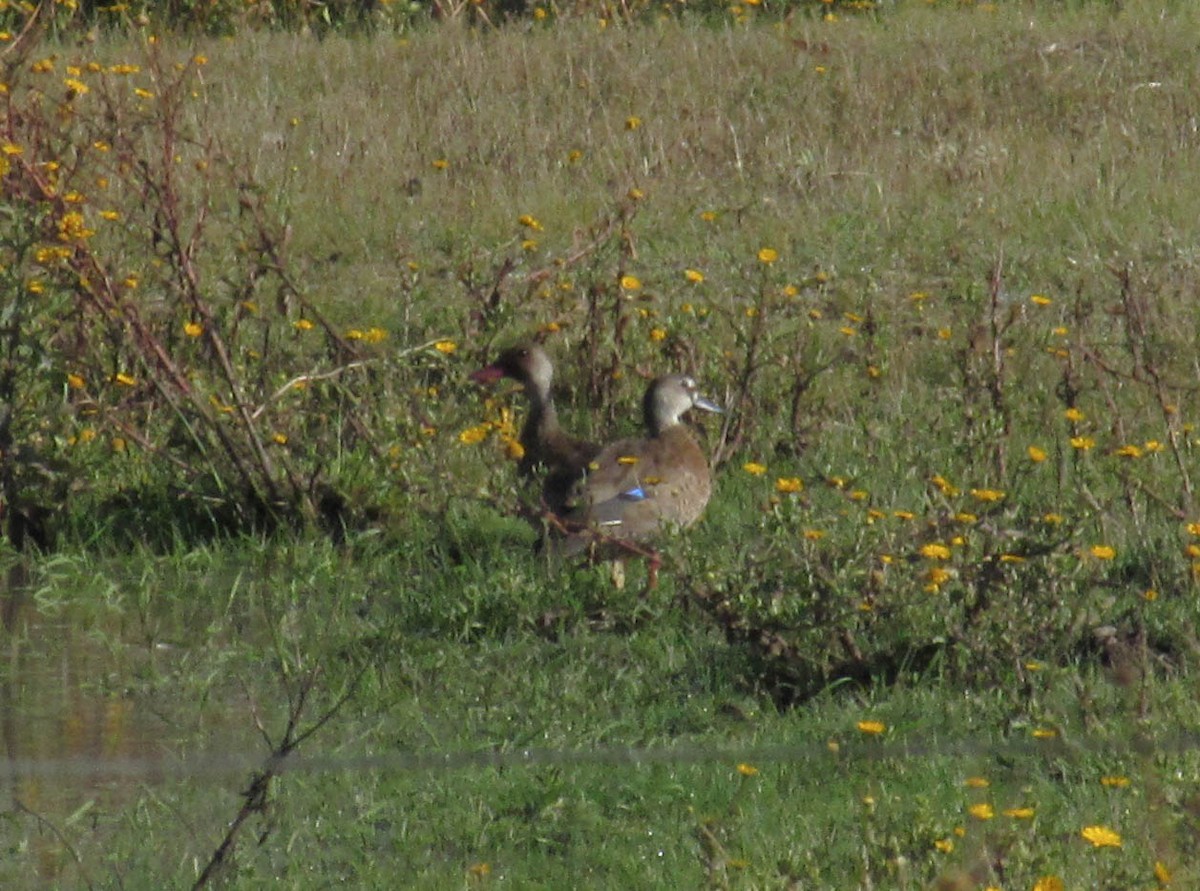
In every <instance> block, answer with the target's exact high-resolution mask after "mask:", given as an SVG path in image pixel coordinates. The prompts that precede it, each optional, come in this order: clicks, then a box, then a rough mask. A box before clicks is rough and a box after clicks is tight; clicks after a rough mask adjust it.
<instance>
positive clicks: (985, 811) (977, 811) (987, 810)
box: [967, 801, 996, 820]
mask: <svg viewBox="0 0 1200 891" xmlns="http://www.w3.org/2000/svg"><path fill="white" fill-rule="evenodd" d="M967 813H968V814H970V815H971V816H972V817H974V818H975V819H976V820H990V819H992V818H993V817H994V816H996V812H995V811H994V810H992V806H991V805H990V804H988V803H987V802H986V801H983V802H980V803H979V804H973V805H971V806H970V807H969V808H967Z"/></svg>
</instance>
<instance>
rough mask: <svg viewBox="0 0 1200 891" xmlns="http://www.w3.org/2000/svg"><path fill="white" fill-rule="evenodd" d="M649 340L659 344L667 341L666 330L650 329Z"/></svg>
mask: <svg viewBox="0 0 1200 891" xmlns="http://www.w3.org/2000/svg"><path fill="white" fill-rule="evenodd" d="M650 339H651V340H653V341H654V342H655V343H659V342H661V341H664V340H666V339H667V330H666V329H665V328H651V329H650Z"/></svg>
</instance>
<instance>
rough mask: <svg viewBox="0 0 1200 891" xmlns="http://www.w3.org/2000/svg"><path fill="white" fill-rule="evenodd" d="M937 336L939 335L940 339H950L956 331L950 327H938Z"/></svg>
mask: <svg viewBox="0 0 1200 891" xmlns="http://www.w3.org/2000/svg"><path fill="white" fill-rule="evenodd" d="M937 336H938V340H949V339H950V338H951V337H953V336H954V332H953V331H951V330H950V329H949V328H938V330H937Z"/></svg>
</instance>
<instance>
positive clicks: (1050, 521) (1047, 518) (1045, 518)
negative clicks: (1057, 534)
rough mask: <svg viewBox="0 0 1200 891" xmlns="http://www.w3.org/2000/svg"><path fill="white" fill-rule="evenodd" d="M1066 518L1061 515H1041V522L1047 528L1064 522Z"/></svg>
mask: <svg viewBox="0 0 1200 891" xmlns="http://www.w3.org/2000/svg"><path fill="white" fill-rule="evenodd" d="M1065 520H1066V517H1064V516H1063V515H1062V514H1042V522H1043V523H1045V524H1047V525H1048V526H1057V525H1059V524H1060V523H1063V522H1065Z"/></svg>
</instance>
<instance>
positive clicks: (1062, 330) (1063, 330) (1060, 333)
mask: <svg viewBox="0 0 1200 891" xmlns="http://www.w3.org/2000/svg"><path fill="white" fill-rule="evenodd" d="M1068 330H1069V329H1068V328H1067V327H1066V326H1065V325H1059V326H1058V327H1057V328H1051V329H1050V333H1051V334H1053V335H1054V336H1056V337H1066V336H1067V333H1068Z"/></svg>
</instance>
